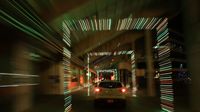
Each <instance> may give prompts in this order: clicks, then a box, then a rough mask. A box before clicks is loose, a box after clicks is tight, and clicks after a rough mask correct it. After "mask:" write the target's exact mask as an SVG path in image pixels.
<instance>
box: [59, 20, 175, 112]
mask: <svg viewBox="0 0 200 112" xmlns="http://www.w3.org/2000/svg"><path fill="white" fill-rule="evenodd" d="M62 25H63V32H64V34H63V41H64V42H65V43H66V44H67V45H68V46H69V47H70V46H71V40H70V31H73V30H81V31H86V32H87V31H106V30H116V31H123V30H153V29H156V31H157V36H156V40H157V45H156V46H157V48H158V56H159V61H160V62H159V72H160V92H161V97H160V100H161V108H162V110H164V111H170V112H171V111H174V93H173V91H174V90H173V81H172V63H171V62H172V60H170V51H171V49H170V44H168V42H167V39H169V31H168V27H167V25H168V19H167V18H155V17H154V18H144V17H143V18H132V17H128V18H124V19H119V20H118V21H117V23H116V24H114V23H112V19H111V18H107V19H96V18H94V19H87V18H86V19H80V20H64V21H63V24H62ZM161 46H165V47H161ZM65 51H66V50H65ZM64 54H65V55H66V56H68V55H70V51H67V52H64ZM68 57H69V56H68ZM131 60H132V70H133V71H132V73H134V72H135V71H134V70H135V59H134V55H132V56H131ZM67 62H68V61H67ZM66 66H67V65H66ZM88 74H89V54H88ZM89 76H90V75H88V80H89V78H90V77H89ZM65 77H67V74H65ZM66 84H67V82H66ZM68 93H69V92H68V90H65V95H66V98H65V111H67V112H68V111H69V110H70V108H71V101H70V100H69V99H71V96H70V95H69V94H68Z"/></svg>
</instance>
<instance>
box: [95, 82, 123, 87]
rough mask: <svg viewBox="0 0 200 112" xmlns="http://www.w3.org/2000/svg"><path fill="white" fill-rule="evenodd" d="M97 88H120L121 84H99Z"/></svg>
mask: <svg viewBox="0 0 200 112" xmlns="http://www.w3.org/2000/svg"><path fill="white" fill-rule="evenodd" d="M99 87H102V88H121V87H122V84H121V83H120V82H101V83H100V84H99Z"/></svg>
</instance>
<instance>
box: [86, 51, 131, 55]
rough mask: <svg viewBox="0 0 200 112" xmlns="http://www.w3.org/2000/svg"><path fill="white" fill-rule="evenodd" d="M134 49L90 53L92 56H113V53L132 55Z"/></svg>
mask: <svg viewBox="0 0 200 112" xmlns="http://www.w3.org/2000/svg"><path fill="white" fill-rule="evenodd" d="M132 53H133V51H117V52H116V51H115V52H92V53H89V55H90V56H111V55H114V56H116V55H130V54H132Z"/></svg>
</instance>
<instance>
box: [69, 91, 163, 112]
mask: <svg viewBox="0 0 200 112" xmlns="http://www.w3.org/2000/svg"><path fill="white" fill-rule="evenodd" d="M89 91H90V92H88V88H85V89H82V90H80V91H76V92H73V93H72V112H160V111H161V109H160V102H159V98H150V97H145V96H142V95H141V96H138V97H133V96H132V95H131V92H130V91H129V92H128V94H127V98H126V99H127V105H126V107H121V105H115V104H111V105H110V104H109V105H108V104H106V103H105V104H104V105H101V106H98V107H95V106H94V103H93V99H94V95H93V89H90V90H89Z"/></svg>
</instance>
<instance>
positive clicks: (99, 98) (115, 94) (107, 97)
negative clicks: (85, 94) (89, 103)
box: [94, 80, 127, 107]
mask: <svg viewBox="0 0 200 112" xmlns="http://www.w3.org/2000/svg"><path fill="white" fill-rule="evenodd" d="M126 93H127V89H126V88H125V87H124V86H123V84H122V83H121V82H119V81H113V80H107V81H101V82H100V83H98V84H97V86H96V87H95V88H94V104H95V106H98V105H99V104H105V103H106V104H114V103H117V104H121V106H123V107H125V105H126Z"/></svg>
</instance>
